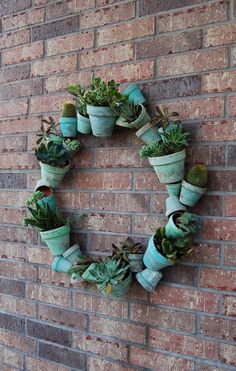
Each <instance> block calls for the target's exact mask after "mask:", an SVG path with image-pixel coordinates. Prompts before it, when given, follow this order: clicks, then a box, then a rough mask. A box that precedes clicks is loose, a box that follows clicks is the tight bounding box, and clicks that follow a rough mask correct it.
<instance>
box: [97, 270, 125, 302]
mask: <svg viewBox="0 0 236 371" xmlns="http://www.w3.org/2000/svg"><path fill="white" fill-rule="evenodd" d="M131 282H132V274H131V273H130V274H129V276H128V277H127V278H126V279H125V280H124V281H123V282H121V283H118V285H113V286H112V291H111V293H110V294H109V298H118V297H120V296H123V295H125V294H126V293H127V292H128V291H129V289H130V285H131ZM102 293H103V294H104V295H105V296H107V294H106V292H105V291H102Z"/></svg>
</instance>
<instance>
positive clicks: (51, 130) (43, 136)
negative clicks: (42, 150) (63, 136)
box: [36, 116, 59, 144]
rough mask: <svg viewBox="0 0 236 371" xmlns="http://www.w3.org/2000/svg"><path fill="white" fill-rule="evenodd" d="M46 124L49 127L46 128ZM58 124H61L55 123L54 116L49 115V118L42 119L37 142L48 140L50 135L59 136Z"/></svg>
mask: <svg viewBox="0 0 236 371" xmlns="http://www.w3.org/2000/svg"><path fill="white" fill-rule="evenodd" d="M44 124H46V125H48V127H47V129H45V127H44ZM58 125H59V124H56V123H55V121H54V119H53V117H52V116H49V117H48V119H42V120H41V127H40V132H39V133H37V134H36V135H37V137H39V138H38V140H37V141H36V144H40V143H42V142H46V141H47V139H48V138H49V137H50V135H56V136H58V137H59V135H58V134H57V126H58Z"/></svg>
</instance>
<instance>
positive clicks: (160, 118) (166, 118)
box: [150, 106, 180, 129]
mask: <svg viewBox="0 0 236 371" xmlns="http://www.w3.org/2000/svg"><path fill="white" fill-rule="evenodd" d="M176 116H179V114H178V112H170V111H169V109H168V108H167V107H166V106H165V107H163V111H161V109H160V108H159V107H158V106H157V107H156V116H155V117H153V118H152V120H151V122H150V123H151V124H152V125H153V126H159V127H161V126H162V127H163V129H166V128H167V127H168V126H169V124H170V122H173V121H170V118H171V117H176ZM174 123H176V124H178V123H180V121H174Z"/></svg>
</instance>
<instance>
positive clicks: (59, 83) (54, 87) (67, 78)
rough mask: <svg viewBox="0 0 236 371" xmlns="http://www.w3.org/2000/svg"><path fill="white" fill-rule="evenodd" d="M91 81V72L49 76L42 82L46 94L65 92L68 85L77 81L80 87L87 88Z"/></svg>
mask: <svg viewBox="0 0 236 371" xmlns="http://www.w3.org/2000/svg"><path fill="white" fill-rule="evenodd" d="M91 80H92V72H91V71H80V72H72V73H69V74H66V75H59V76H58V75H57V76H49V77H46V78H45V80H44V87H45V92H46V93H54V92H59V91H66V90H67V85H68V84H74V82H75V81H79V82H80V84H81V85H82V86H88V85H89V84H90V82H91Z"/></svg>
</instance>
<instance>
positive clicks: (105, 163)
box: [95, 148, 148, 168]
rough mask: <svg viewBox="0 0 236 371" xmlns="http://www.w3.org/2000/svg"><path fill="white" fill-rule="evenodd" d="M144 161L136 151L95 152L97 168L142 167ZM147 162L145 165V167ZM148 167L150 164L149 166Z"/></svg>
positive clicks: (108, 150)
mask: <svg viewBox="0 0 236 371" xmlns="http://www.w3.org/2000/svg"><path fill="white" fill-rule="evenodd" d="M141 164H142V160H141V159H140V156H139V154H138V151H136V150H134V149H128V148H125V149H118V148H117V149H116V151H113V150H112V151H111V150H110V149H97V150H96V152H95V166H96V168H113V167H118V168H122V167H141ZM146 164H147V162H146V163H145V164H144V166H145V165H146ZM147 166H148V164H147Z"/></svg>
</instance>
